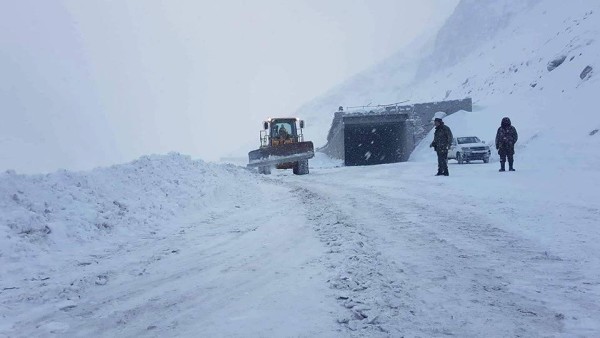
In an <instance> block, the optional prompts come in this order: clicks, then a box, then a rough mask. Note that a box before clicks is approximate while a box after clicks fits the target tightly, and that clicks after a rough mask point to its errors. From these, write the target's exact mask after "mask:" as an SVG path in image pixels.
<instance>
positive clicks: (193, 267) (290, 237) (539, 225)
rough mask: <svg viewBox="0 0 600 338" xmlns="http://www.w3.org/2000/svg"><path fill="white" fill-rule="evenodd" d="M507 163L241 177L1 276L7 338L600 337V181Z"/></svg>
mask: <svg viewBox="0 0 600 338" xmlns="http://www.w3.org/2000/svg"><path fill="white" fill-rule="evenodd" d="M496 165H497V163H496V164H494V163H492V164H471V165H456V164H451V165H450V172H451V176H450V177H434V176H432V175H431V173H433V172H434V171H435V168H434V164H432V163H427V162H410V163H399V164H391V165H381V166H372V167H345V168H317V169H313V170H312V172H311V174H310V175H307V176H294V175H292V174H291V172H289V171H276V172H274V174H273V175H271V176H268V177H266V176H259V175H256V174H254V173H250V172H247V173H246V172H244V171H243V170H239V172H236V173H235V175H234V177H235V180H238V182H239V184H242V185H243V187H241V188H240V191H239V192H238V193H236V194H234V195H235V196H234V195H231V194H226V196H230V197H229V200H227V201H225V200H223V197H221V198H219V197H218V195H216V197H213V198H212V201H213V203H212V204H211V203H204V205H205V206H204V207H203V208H201V209H198V208H191V207H188V208H186V209H185V212H183V213H182V214H181V215H178V216H177V217H175V218H173V220H171V221H169V223H168V224H166V223H165V224H163V225H162V226H160V227H155V228H153V229H154V231H140V234H139V235H136V236H132V237H130V238H127V241H122V240H114V241H103V242H102V244H103V245H101V246H98V245H97V243H96V244H94V245H91V246H88V247H86V248H95V249H93V250H92V249H90V250H87V249H86V250H87V251H86V250H83V251H82V250H81V249H77V250H73V251H69V250H67V249H65V250H64V252H61V253H60V254H56V256H55V257H53V258H54V259H55V260H56V262H54V263H53V264H46V265H47V266H46V269H40V270H39V272H38V273H37V274H34V272H35V271H38V270H36V269H38V268H37V267H35V268H31V269H25V270H24V271H22V272H20V273H13V274H11V275H10V276H9V275H6V274H5V275H4V276H2V279H1V281H2V288H3V289H2V290H0V291H1V293H0V302H1V303H0V304H1V305H2V310H1V312H0V336H2V335H5V336H9V337H34V336H119V337H123V336H125V337H134V336H150V337H153V336H156V337H162V336H183V337H196V336H205V337H265V336H266V337H346V336H370V337H386V336H392V337H398V336H402V335H406V336H427V337H429V336H445V335H457V336H461V337H465V336H565V335H566V336H573V335H581V336H594V335H597V334H598V333H599V332H600V325H599V324H598V320H597V318H600V302H599V301H598V299H600V258H599V257H600V255H599V252H598V251H599V248H598V246H597V243H599V242H600V235H599V233H600V232H599V231H597V229H596V226H597V220H598V217H599V216H600V209H599V205H598V204H597V203H596V202H597V201H598V200H600V196H599V192H598V191H597V190H594V189H590V188H589V187H586V186H585V185H586V184H587V183H586V182H589V181H590V180H595V181H598V179H599V178H600V177H598V174H597V173H593V172H580V173H577V175H572V176H565V175H563V173H562V172H560V171H558V170H557V171H555V172H545V173H544V174H543V175H541V174H540V172H539V171H537V170H536V169H535V167H534V166H531V167H529V168H528V166H527V164H526V163H525V164H522V166H519V167H518V169H519V171H518V172H516V173H498V172H497V171H496ZM228 170H229V171H231V170H232V169H228ZM234 171H235V170H234ZM582 178H585V179H582ZM232 184H233V183H232ZM224 186H225V187H226V188H227V189H228V187H229V186H228V185H224ZM227 189H225V188H224V190H227ZM48 255H50V256H52V255H55V254H54V253H52V252H49V253H48ZM13 271H15V270H11V272H13ZM42 272H43V273H42ZM32 277H33V278H32Z"/></svg>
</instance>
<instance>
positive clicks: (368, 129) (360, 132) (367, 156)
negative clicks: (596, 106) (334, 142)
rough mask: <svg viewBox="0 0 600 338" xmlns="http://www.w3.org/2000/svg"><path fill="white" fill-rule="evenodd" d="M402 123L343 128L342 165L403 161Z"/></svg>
mask: <svg viewBox="0 0 600 338" xmlns="http://www.w3.org/2000/svg"><path fill="white" fill-rule="evenodd" d="M404 132H405V126H404V122H403V123H363V124H349V125H346V126H345V128H344V144H345V147H344V152H345V154H344V164H345V165H346V166H355V165H374V164H384V163H395V162H400V161H402V160H403V159H404V153H403V149H402V148H403V147H402V141H403V140H404V137H405V135H403V133H404Z"/></svg>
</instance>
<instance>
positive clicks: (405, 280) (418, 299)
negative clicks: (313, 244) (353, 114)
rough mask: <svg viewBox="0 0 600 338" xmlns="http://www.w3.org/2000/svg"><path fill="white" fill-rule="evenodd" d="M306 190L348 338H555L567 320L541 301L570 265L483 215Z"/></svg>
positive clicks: (362, 191) (559, 287)
mask: <svg viewBox="0 0 600 338" xmlns="http://www.w3.org/2000/svg"><path fill="white" fill-rule="evenodd" d="M304 186H306V188H300V187H299V188H296V190H295V192H297V193H298V194H299V195H300V196H301V200H302V202H303V203H304V204H306V205H307V208H308V209H309V210H313V213H312V215H311V216H309V218H310V219H311V221H313V222H314V227H315V231H317V232H318V233H319V236H320V238H321V240H322V241H323V242H325V243H326V245H328V246H329V247H330V250H329V253H330V255H328V257H327V258H326V259H325V261H326V263H327V264H328V267H329V268H330V269H331V270H332V271H333V273H332V274H333V275H334V277H333V278H332V279H331V280H330V281H329V282H330V285H331V287H332V288H333V289H334V290H336V291H337V292H336V295H337V298H338V300H339V301H340V303H341V305H343V306H345V307H347V308H348V309H349V315H348V317H346V318H340V320H339V321H340V323H341V324H344V325H345V326H346V327H347V328H348V329H349V330H350V331H351V332H353V333H354V334H355V335H357V336H359V335H366V334H369V335H381V336H388V335H390V336H397V335H402V334H407V333H410V334H423V335H427V336H443V335H460V336H463V335H468V336H472V335H481V334H482V333H489V334H499V335H512V336H519V335H525V336H528V335H540V334H542V335H544V334H548V335H552V334H559V333H560V332H562V330H563V327H564V324H563V320H564V318H565V314H563V313H558V312H555V311H553V310H552V309H551V307H549V306H548V305H547V304H546V299H547V298H546V297H554V296H556V295H558V294H560V293H561V292H564V291H565V289H567V288H568V287H570V286H569V283H566V284H563V283H565V282H566V281H565V280H560V281H557V280H556V276H555V275H558V276H562V277H561V278H570V277H572V275H573V271H570V269H569V262H566V261H563V260H562V259H561V258H560V257H556V256H553V255H551V254H548V252H547V251H544V250H542V249H539V248H536V247H535V245H534V244H532V243H530V242H528V241H527V240H524V239H521V238H518V237H515V236H514V235H512V234H510V233H507V232H505V231H503V230H501V229H499V228H497V227H494V226H493V225H491V224H490V223H489V221H488V220H486V219H485V218H482V217H481V216H478V215H472V216H470V217H467V218H465V217H457V215H454V214H451V213H448V212H447V210H444V208H439V207H436V205H435V203H434V202H432V201H431V198H430V196H421V197H418V196H414V195H413V196H410V197H409V196H407V195H406V194H405V195H406V196H401V197H400V198H398V196H399V194H398V193H397V192H396V194H392V193H391V191H388V192H387V193H379V192H377V190H374V189H368V188H356V187H350V186H348V185H344V186H343V187H340V186H339V185H337V184H334V183H331V182H327V183H323V182H318V183H316V182H310V183H309V184H304ZM331 192H335V193H333V194H332V193H331ZM340 196H343V198H342V199H341V200H340V199H339V197H340ZM432 210H433V211H435V213H432V212H431V211H432ZM394 247H396V249H394ZM382 252H383V253H382ZM390 252H393V253H394V254H396V255H390ZM546 271H553V272H556V273H554V274H553V276H547V275H546ZM571 284H572V283H571ZM546 294H547V295H546ZM576 297H577V296H576Z"/></svg>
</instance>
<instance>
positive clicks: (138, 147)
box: [0, 0, 458, 172]
mask: <svg viewBox="0 0 600 338" xmlns="http://www.w3.org/2000/svg"><path fill="white" fill-rule="evenodd" d="M457 1H458V0H419V1H417V0H412V1H411V0H406V1H403V0H372V1H368V0H365V1H362V0H329V1H324V0H303V1H300V0H299V1H279V0H256V1H242V0H237V1H236V0H224V1H197V0H168V1H167V0H122V1H100V0H87V1H80V0H72V1H64V0H63V1H58V0H54V1H42V0H19V1H9V0H0V48H1V50H0V117H1V120H0V133H1V134H0V169H1V170H4V169H8V168H16V169H17V170H18V171H21V172H45V171H49V170H54V169H57V168H69V169H88V168H91V167H94V166H97V165H106V164H112V163H117V162H123V161H129V160H131V159H134V158H135V157H137V156H140V155H143V154H149V153H165V152H168V151H179V152H182V153H186V154H190V155H192V156H193V157H195V158H197V157H199V158H203V159H205V160H218V158H219V157H221V156H226V155H228V154H230V153H231V152H232V151H233V150H236V149H237V148H238V147H239V145H240V144H241V143H243V142H246V141H247V140H248V139H252V138H256V137H257V136H256V135H257V131H258V129H259V128H260V125H261V121H262V120H263V119H264V118H265V117H268V116H276V115H291V114H293V112H294V111H295V109H296V108H298V107H299V106H300V105H301V104H302V103H304V102H306V101H308V100H311V99H313V98H314V97H315V96H318V95H319V94H321V93H323V92H324V91H326V90H327V89H329V88H331V87H332V86H334V85H336V84H339V83H341V82H343V81H344V80H345V79H347V78H348V77H350V76H352V75H354V74H356V73H358V72H360V71H362V70H364V69H366V68H368V67H370V66H372V65H374V64H376V63H377V62H379V61H381V60H382V59H384V58H386V57H388V56H390V55H391V54H393V53H394V52H396V51H398V50H399V49H401V48H402V47H404V46H406V45H407V44H409V43H410V42H411V41H412V40H413V39H414V38H415V37H417V36H419V35H421V34H423V33H424V32H425V31H426V30H428V29H432V28H431V27H437V26H439V25H440V23H441V22H442V21H443V20H444V19H445V18H446V17H447V16H448V15H449V14H450V12H451V11H452V10H453V9H454V7H455V5H456V3H457ZM248 150H250V149H248Z"/></svg>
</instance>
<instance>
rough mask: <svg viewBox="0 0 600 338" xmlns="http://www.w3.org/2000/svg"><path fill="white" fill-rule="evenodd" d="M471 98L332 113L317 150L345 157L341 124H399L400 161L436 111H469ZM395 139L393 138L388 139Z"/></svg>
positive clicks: (426, 127) (430, 125) (429, 122)
mask: <svg viewBox="0 0 600 338" xmlns="http://www.w3.org/2000/svg"><path fill="white" fill-rule="evenodd" d="M472 109H473V103H472V100H471V98H466V99H463V100H451V101H439V102H427V103H417V104H413V105H403V106H397V105H390V106H379V107H365V108H362V109H357V110H354V111H350V112H343V111H338V112H335V114H334V117H333V121H332V122H331V127H330V129H329V133H328V135H327V144H326V145H325V146H323V147H322V148H321V149H319V150H320V151H322V152H324V153H326V154H327V155H329V156H331V157H333V158H338V159H344V156H345V151H346V149H345V148H346V147H345V133H344V125H345V124H349V123H366V124H382V123H399V124H401V127H400V129H398V130H399V135H398V136H397V137H398V139H399V140H400V141H399V142H400V143H399V144H398V152H399V154H401V155H400V156H399V160H400V161H407V160H408V157H409V156H410V153H411V152H412V151H413V150H414V147H415V146H416V145H417V144H418V142H420V141H421V140H422V139H423V137H425V135H427V133H428V132H429V130H431V128H432V127H433V125H432V123H431V119H432V117H433V115H434V114H435V113H436V112H439V111H443V112H445V113H446V114H448V115H450V114H453V113H456V112H457V111H460V110H465V111H472ZM392 141H393V142H396V139H394V140H391V141H390V142H392Z"/></svg>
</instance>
